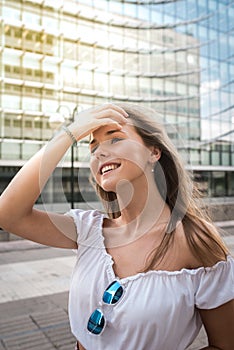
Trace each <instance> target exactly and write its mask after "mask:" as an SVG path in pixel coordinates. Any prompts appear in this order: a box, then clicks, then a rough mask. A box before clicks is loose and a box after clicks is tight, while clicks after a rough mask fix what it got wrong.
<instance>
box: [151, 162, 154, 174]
mask: <svg viewBox="0 0 234 350" xmlns="http://www.w3.org/2000/svg"><path fill="white" fill-rule="evenodd" d="M151 172H152V173H154V164H153V165H152V168H151Z"/></svg>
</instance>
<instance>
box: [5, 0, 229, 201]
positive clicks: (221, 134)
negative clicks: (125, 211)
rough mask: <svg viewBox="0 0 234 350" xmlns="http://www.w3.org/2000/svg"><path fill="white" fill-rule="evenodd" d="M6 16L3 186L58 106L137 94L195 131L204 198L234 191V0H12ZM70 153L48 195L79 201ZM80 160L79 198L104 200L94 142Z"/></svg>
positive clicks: (181, 127)
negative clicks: (92, 159) (92, 163)
mask: <svg viewBox="0 0 234 350" xmlns="http://www.w3.org/2000/svg"><path fill="white" fill-rule="evenodd" d="M0 18H1V27H0V40H1V51H0V74H1V79H0V84H1V86H0V174H1V176H0V192H1V191H2V190H3V189H4V188H5V186H6V185H7V183H8V182H9V180H10V179H11V178H12V176H13V175H14V174H15V173H16V172H17V170H18V169H19V168H20V167H21V166H22V165H23V164H24V163H25V161H26V160H27V159H28V158H29V157H30V156H31V155H32V154H34V153H35V152H36V151H37V150H38V149H39V148H40V147H41V146H42V145H43V144H44V143H45V142H46V141H47V140H48V139H49V138H51V136H52V133H53V131H52V130H51V125H50V118H51V115H52V114H53V113H55V112H56V111H57V112H58V111H59V112H60V113H62V115H63V117H64V118H65V119H67V122H68V121H69V120H71V118H72V117H73V114H74V113H73V112H74V110H75V109H76V110H79V109H84V108H89V107H92V106H94V105H96V104H102V103H105V102H108V101H113V102H117V101H128V102H132V103H138V104H142V105H145V106H148V107H151V108H153V109H155V110H156V111H158V112H159V113H160V114H161V115H162V116H163V119H164V122H165V125H166V126H167V129H168V132H169V134H170V136H171V137H172V138H173V139H174V140H175V142H176V138H177V136H178V135H180V136H181V137H182V138H183V145H184V147H185V149H186V152H187V154H188V155H189V159H190V165H191V167H192V169H193V173H194V180H195V181H196V182H197V183H198V184H199V188H200V189H201V191H202V192H203V193H204V196H206V197H234V3H233V1H231V0H230V1H229V0H186V1H185V0H177V1H176V0H175V1H173V0H171V1H170V0H164V1H163V0H161V1H159V0H155V1H153V0H152V1H143V0H141V1H131V0H128V1H124V0H121V1H118V0H116V1H114V0H112V1H110V0H83V1H75V0H66V1H65V0H64V1H62V0H57V1H53V0H43V1H42V0H34V1H33V0H32V1H30V0H21V1H16V0H1V1H0ZM70 156H71V155H70V153H68V154H67V157H66V159H65V161H64V163H63V166H62V167H61V169H57V170H56V171H55V175H54V177H53V182H52V185H51V184H48V185H47V187H46V189H45V195H44V196H45V197H44V200H48V201H53V202H57V203H59V202H61V201H63V195H64V193H65V195H66V198H67V199H68V200H70V197H69V196H70V192H71V181H70V166H71V163H70ZM73 165H74V171H75V178H77V177H78V179H79V181H78V182H76V183H75V184H74V193H75V201H76V202H82V201H85V200H94V201H95V200H96V197H95V195H94V193H93V190H92V188H91V187H90V185H89V184H88V180H87V177H88V173H89V167H88V156H87V145H86V144H85V143H80V145H79V147H78V149H77V150H76V152H75V158H74V164H73ZM61 174H62V175H61ZM61 181H62V189H61V190H59V188H60V186H59V185H61ZM51 186H52V187H51ZM81 187H82V190H81V189H80V188H81ZM51 191H52V192H53V196H52V197H51ZM40 200H41V199H39V202H40Z"/></svg>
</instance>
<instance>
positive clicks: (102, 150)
mask: <svg viewBox="0 0 234 350" xmlns="http://www.w3.org/2000/svg"><path fill="white" fill-rule="evenodd" d="M109 154H110V152H109V150H108V145H107V144H106V145H104V144H100V145H99V146H98V148H97V149H96V150H95V152H94V155H95V156H96V158H97V159H101V158H105V157H108V156H109Z"/></svg>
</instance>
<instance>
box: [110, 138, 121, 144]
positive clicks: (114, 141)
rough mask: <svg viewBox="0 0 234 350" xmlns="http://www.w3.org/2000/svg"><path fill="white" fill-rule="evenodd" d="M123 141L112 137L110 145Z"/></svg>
mask: <svg viewBox="0 0 234 350" xmlns="http://www.w3.org/2000/svg"><path fill="white" fill-rule="evenodd" d="M122 140H124V139H123V138H120V137H114V138H113V139H111V143H112V144H113V143H116V142H119V141H122Z"/></svg>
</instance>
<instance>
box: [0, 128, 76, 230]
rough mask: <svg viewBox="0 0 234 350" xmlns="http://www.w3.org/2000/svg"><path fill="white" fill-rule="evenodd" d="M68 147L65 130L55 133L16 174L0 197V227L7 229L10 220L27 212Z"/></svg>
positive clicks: (10, 223)
mask: <svg viewBox="0 0 234 350" xmlns="http://www.w3.org/2000/svg"><path fill="white" fill-rule="evenodd" d="M70 146H71V139H70V138H69V137H68V135H67V134H66V133H65V132H60V133H58V134H57V135H56V136H55V137H54V138H53V139H52V140H51V141H50V142H49V143H48V144H47V145H46V146H45V147H43V148H42V149H41V150H40V151H39V152H38V153H36V154H35V155H34V156H33V157H32V158H31V159H30V160H29V161H28V162H27V163H26V164H25V165H24V166H23V167H22V168H21V170H20V171H19V172H18V173H17V175H16V176H15V177H14V179H13V180H12V181H11V183H10V184H9V186H8V187H7V188H6V190H5V191H4V192H3V194H2V196H1V197H0V227H3V228H5V229H10V226H11V225H14V222H17V220H20V218H22V217H24V216H26V215H28V214H29V213H30V212H31V210H32V208H33V206H34V204H35V202H36V200H37V198H38V197H39V195H40V193H41V191H42V189H43V187H44V185H45V183H46V182H47V180H48V178H49V177H50V175H51V173H52V172H53V171H54V169H55V167H56V166H57V164H58V163H59V161H60V160H61V158H62V157H63V156H64V154H65V153H66V151H67V149H68V148H69V147H70Z"/></svg>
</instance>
